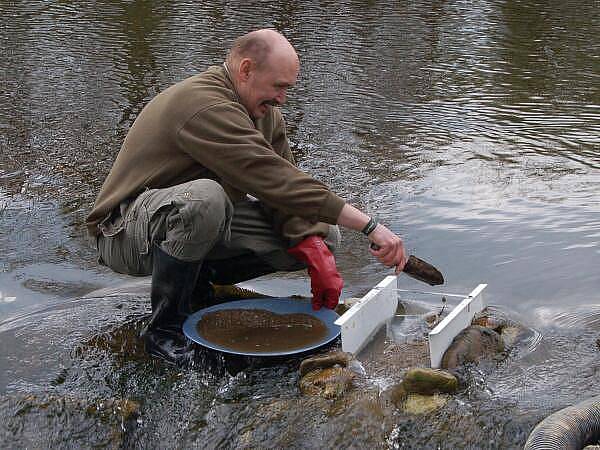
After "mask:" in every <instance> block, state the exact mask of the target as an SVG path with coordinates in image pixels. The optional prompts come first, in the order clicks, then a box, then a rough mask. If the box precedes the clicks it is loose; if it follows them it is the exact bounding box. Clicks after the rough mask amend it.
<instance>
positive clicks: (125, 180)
mask: <svg viewBox="0 0 600 450" xmlns="http://www.w3.org/2000/svg"><path fill="white" fill-rule="evenodd" d="M298 71H299V61H298V56H297V54H296V52H295V50H294V48H293V47H292V46H291V44H290V43H289V42H288V41H287V40H286V39H285V37H283V36H282V35H281V34H279V33H277V32H276V31H274V30H268V29H265V30H258V31H254V32H251V33H248V34H247V35H245V36H242V37H241V38H238V39H237V40H236V41H235V42H234V43H233V46H232V48H231V49H230V51H229V53H228V55H227V59H226V62H225V63H224V64H223V66H214V67H210V68H209V69H208V70H206V71H205V72H203V73H201V74H198V75H195V76H193V77H191V78H188V79H186V80H183V81H181V82H179V83H177V84H175V85H174V86H171V87H170V88H168V89H167V90H165V91H164V92H162V93H161V94H159V95H158V96H156V97H155V98H154V99H153V100H152V101H151V102H150V103H149V104H148V105H146V107H145V108H144V109H143V110H142V112H141V113H140V115H139V117H138V118H137V119H136V121H135V123H134V124H133V126H132V127H131V129H130V130H129V133H128V134H127V137H126V138H125V141H124V142H123V146H122V148H121V150H120V152H119V154H118V156H117V159H116V161H115V163H114V165H113V167H112V169H111V171H110V173H109V175H108V177H107V178H106V180H105V182H104V185H103V186H102V189H101V191H100V193H99V195H98V197H97V199H96V202H95V204H94V208H93V210H92V212H91V213H90V215H89V216H88V218H87V226H88V230H89V232H90V234H91V235H92V236H94V237H95V238H96V242H97V247H98V253H99V261H100V262H101V263H103V264H106V265H107V266H109V267H111V268H112V269H113V270H115V271H117V272H121V273H127V274H130V275H150V274H151V275H152V287H151V303H152V316H151V318H150V321H149V323H148V325H147V326H146V328H145V329H144V331H143V333H142V336H143V339H144V342H145V346H146V350H147V351H148V352H149V353H150V354H152V355H155V356H158V357H161V358H163V359H165V360H167V361H171V362H176V361H177V360H178V359H179V358H180V357H181V355H182V354H184V353H185V351H186V340H185V338H184V337H183V336H182V332H181V326H182V324H183V321H184V320H185V318H186V317H187V316H188V315H189V314H190V313H191V312H193V311H194V310H195V309H197V308H199V307H202V306H203V305H207V304H210V301H211V298H210V295H211V287H210V286H211V285H210V282H211V281H212V282H217V283H234V282H239V281H243V280H247V279H251V278H254V277H256V276H260V275H264V274H267V273H272V272H274V271H277V270H298V269H300V268H304V267H308V270H309V274H310V277H311V287H312V293H313V307H314V308H315V309H318V308H320V307H322V306H325V307H328V308H334V307H335V306H336V305H337V302H338V299H339V295H340V292H341V289H342V284H343V282H342V279H341V277H340V275H339V273H338V272H337V269H336V267H335V260H334V257H333V255H332V253H331V251H330V249H335V246H336V245H337V243H338V240H339V232H338V230H337V227H335V226H334V225H336V224H337V225H340V226H343V227H347V228H350V229H353V230H357V231H363V232H364V233H365V234H366V235H367V236H368V238H369V240H370V241H371V242H372V243H373V244H375V246H373V247H372V248H371V252H372V253H373V254H374V255H375V256H376V257H377V258H378V259H379V260H380V261H381V262H382V263H383V264H385V265H387V266H389V267H392V266H396V270H397V271H399V270H401V269H402V267H403V266H404V264H405V262H406V256H405V254H404V248H403V244H402V240H401V239H400V238H399V237H398V236H396V235H395V234H394V233H392V232H391V231H390V230H388V229H387V228H386V227H385V226H383V225H381V224H377V223H376V222H375V221H374V220H372V219H371V218H370V217H368V216H367V215H365V214H363V213H362V212H361V211H359V210H358V209H356V208H354V207H352V206H351V205H349V204H347V203H345V202H344V201H343V200H342V199H341V198H340V197H338V196H337V195H335V194H334V193H332V192H331V191H330V190H329V189H328V188H327V187H326V186H325V185H324V184H322V183H320V182H318V181H316V180H314V179H313V178H312V177H310V176H309V175H307V174H305V173H303V172H302V171H300V170H299V169H297V168H296V167H295V165H294V159H293V156H292V154H291V152H290V149H289V147H288V142H287V138H286V134H285V123H284V121H283V118H282V116H281V113H280V111H279V109H278V108H275V106H279V105H282V104H284V103H285V101H286V93H287V89H288V88H289V87H291V86H293V85H294V84H295V82H296V79H297V77H298ZM249 195H250V196H252V197H253V198H255V199H257V200H258V201H252V200H251V198H249Z"/></svg>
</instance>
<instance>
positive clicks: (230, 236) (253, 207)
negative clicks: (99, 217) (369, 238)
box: [97, 179, 340, 276]
mask: <svg viewBox="0 0 600 450" xmlns="http://www.w3.org/2000/svg"><path fill="white" fill-rule="evenodd" d="M99 226H100V230H101V233H100V235H99V236H98V238H97V248H98V254H99V262H100V263H101V264H104V265H106V266H108V267H110V268H111V269H112V270H114V271H115V272H119V273H124V274H128V275H135V276H145V275H150V274H152V245H154V244H156V245H160V247H161V249H162V250H163V251H164V252H166V253H167V254H169V255H171V256H173V257H175V258H177V259H179V260H182V261H190V262H198V261H211V260H226V259H229V258H235V257H239V256H242V255H245V254H254V255H256V256H258V257H259V258H260V259H261V260H262V261H264V262H265V263H266V264H267V265H268V266H270V267H272V268H273V272H275V271H294V270H300V269H303V268H305V267H306V266H305V265H304V264H303V263H300V262H299V261H297V260H296V259H295V258H293V257H292V256H291V255H289V254H288V253H287V249H288V246H289V244H288V242H287V239H285V238H283V237H282V236H279V235H278V234H277V233H276V232H275V230H274V229H273V227H272V225H271V221H270V219H269V217H268V215H267V213H266V212H265V210H264V208H263V207H262V205H261V203H260V202H258V201H252V200H250V199H248V200H247V201H246V200H245V201H241V202H236V203H235V204H233V203H232V202H231V201H230V200H229V197H228V196H227V194H226V193H225V191H224V190H223V188H222V187H221V185H220V184H219V183H217V182H216V181H213V180H209V179H199V180H193V181H190V182H187V183H183V184H180V185H177V186H172V187H169V188H164V189H149V190H146V191H144V192H142V193H141V194H140V195H139V196H138V197H137V198H135V199H133V200H131V201H125V202H122V203H121V204H120V205H119V207H118V208H115V210H114V211H113V212H112V214H111V215H110V216H109V217H107V218H105V219H104V220H103V221H102V222H101V223H100V225H99ZM339 241H340V233H339V229H338V227H337V226H329V235H328V236H327V237H326V238H325V242H326V243H327V245H328V247H329V248H330V249H331V250H332V251H335V249H336V248H337V246H338V245H339Z"/></svg>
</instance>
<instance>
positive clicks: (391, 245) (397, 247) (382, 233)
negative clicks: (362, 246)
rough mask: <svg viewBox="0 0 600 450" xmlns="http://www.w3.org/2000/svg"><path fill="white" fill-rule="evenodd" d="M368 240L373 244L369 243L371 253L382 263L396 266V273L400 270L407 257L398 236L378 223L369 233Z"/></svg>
mask: <svg viewBox="0 0 600 450" xmlns="http://www.w3.org/2000/svg"><path fill="white" fill-rule="evenodd" d="M369 240H370V241H371V242H372V243H373V244H374V245H373V244H372V245H371V248H370V251H371V253H372V254H373V255H374V256H375V257H377V259H378V260H379V261H381V263H382V264H384V265H386V266H388V267H394V266H396V273H400V272H402V269H403V268H404V265H405V264H406V259H407V258H406V254H405V253H404V243H403V242H402V239H401V238H400V237H399V236H397V235H396V234H394V233H393V232H391V231H390V230H389V229H388V228H387V227H385V226H384V225H382V224H378V225H377V227H376V228H375V229H374V230H373V232H372V233H371V234H370V235H369Z"/></svg>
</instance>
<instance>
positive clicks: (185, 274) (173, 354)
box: [141, 245, 202, 364]
mask: <svg viewBox="0 0 600 450" xmlns="http://www.w3.org/2000/svg"><path fill="white" fill-rule="evenodd" d="M152 252H153V253H152V258H153V261H152V264H153V266H152V286H151V290H150V299H151V301H152V316H151V317H150V320H149V322H148V324H147V325H146V326H145V328H144V329H143V330H142V333H141V337H142V338H143V340H144V346H145V349H146V352H147V353H149V354H150V355H152V356H156V357H158V358H161V359H163V360H165V361H167V362H169V363H172V364H182V363H184V362H185V360H187V359H189V358H190V357H191V355H190V353H191V342H190V341H189V340H188V339H187V338H186V337H185V336H184V334H183V330H182V325H183V322H184V321H185V319H187V317H188V316H189V315H190V314H191V313H192V312H194V308H193V305H194V300H195V299H194V290H195V288H196V284H197V281H198V278H199V274H200V269H201V267H202V263H201V262H186V261H181V260H179V259H177V258H174V257H173V256H170V255H168V254H167V253H165V252H164V251H162V250H161V249H160V247H159V246H158V245H154V247H153V249H152Z"/></svg>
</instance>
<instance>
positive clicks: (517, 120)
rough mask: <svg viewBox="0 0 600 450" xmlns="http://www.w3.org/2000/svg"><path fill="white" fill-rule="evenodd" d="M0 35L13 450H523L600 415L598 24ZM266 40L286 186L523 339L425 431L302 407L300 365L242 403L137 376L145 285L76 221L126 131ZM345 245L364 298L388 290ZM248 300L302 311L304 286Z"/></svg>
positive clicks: (170, 6)
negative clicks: (280, 59)
mask: <svg viewBox="0 0 600 450" xmlns="http://www.w3.org/2000/svg"><path fill="white" fill-rule="evenodd" d="M0 24H1V27H0V33H1V34H0V39H1V40H0V57H1V59H0V60H1V62H0V64H1V65H0V67H1V69H2V71H1V78H0V130H1V134H0V252H1V254H0V291H1V293H2V294H1V295H0V422H1V423H2V425H0V442H5V443H6V445H2V446H3V447H23V446H30V447H36V448H40V447H47V446H58V447H71V446H74V447H76V446H92V445H95V446H99V447H102V446H104V447H119V446H121V447H130V446H139V447H143V448H153V447H156V448H162V447H171V446H176V447H202V446H209V447H234V446H237V447H265V446H291V447H310V448H312V447H315V448H316V447H323V446H336V447H348V446H353V445H354V446H357V447H361V446H370V447H383V448H385V447H392V448H425V447H427V448H435V447H441V448H461V447H463V448H518V447H519V446H522V444H523V443H524V441H525V439H526V437H527V435H528V433H529V432H530V430H531V429H532V427H533V426H534V425H535V424H536V423H537V422H538V421H539V420H541V419H542V418H543V417H545V416H546V415H547V414H549V413H550V412H552V411H554V410H556V409H559V408H561V407H564V406H567V405H570V404H572V403H575V402H577V401H580V400H583V399H585V398H588V397H589V396H590V395H593V394H597V393H598V390H597V386H598V384H599V381H600V366H599V364H598V349H597V348H596V344H595V340H596V338H597V337H598V335H599V334H600V308H599V307H598V305H599V304H600V277H599V267H600V170H599V169H600V90H599V86H600V38H599V37H598V36H600V14H598V5H597V3H596V2H591V1H578V0H569V1H566V2H559V1H517V0H514V1H509V0H506V1H500V0H491V1H486V0H482V1H479V2H473V1H468V0H464V1H431V2H425V1H410V2H405V1H399V2H378V1H347V2H333V1H320V2H305V1H300V2H288V1H281V2H264V1H255V2H245V3H244V6H239V4H238V2H227V1H224V2H201V3H200V2H189V1H174V2H166V1H154V2H150V1H143V0H138V1H135V0H134V1H101V2H93V3H91V2H77V1H55V2H35V1H34V2H21V1H16V2H2V3H1V4H0ZM259 27H275V28H277V29H278V30H280V31H282V32H283V33H284V34H285V35H286V36H287V37H288V38H289V39H290V41H291V42H292V43H293V44H294V45H295V47H296V48H297V50H298V53H299V55H300V59H301V65H302V67H301V74H300V79H299V82H298V85H297V86H296V87H295V88H294V89H293V90H292V91H291V92H290V95H289V101H288V103H287V105H286V106H285V107H284V114H285V117H286V119H287V123H288V132H289V138H290V141H291V145H292V148H293V151H294V153H295V155H296V157H297V159H298V161H299V164H300V166H301V167H302V168H303V169H304V170H306V171H307V172H309V173H311V174H313V175H314V176H315V177H316V178H318V179H321V180H323V181H325V182H326V183H328V184H329V185H330V186H331V188H332V189H333V190H334V191H336V192H337V193H339V194H340V195H341V196H342V197H344V198H345V199H347V200H348V201H350V202H352V203H354V204H356V205H357V206H359V207H361V208H364V209H366V210H367V211H369V212H370V213H372V214H374V215H376V216H377V217H378V218H379V219H380V220H381V221H383V222H384V223H386V224H387V225H388V226H389V227H390V228H391V229H393V230H394V231H396V232H398V233H399V234H401V235H402V236H403V238H404V240H405V242H406V245H407V247H408V249H409V251H411V252H412V253H414V254H416V255H418V256H420V257H421V258H424V259H427V260H429V261H431V262H433V263H434V264H435V265H436V266H437V267H438V268H439V269H440V270H441V271H442V272H443V273H444V276H445V279H446V286H445V289H446V290H447V291H450V292H457V293H467V292H469V291H470V290H471V289H472V288H474V287H475V286H476V285H477V284H479V283H488V288H487V290H486V299H487V301H488V303H490V304H493V305H497V306H498V307H500V308H502V309H503V310H505V311H507V312H509V313H510V314H511V315H512V316H513V317H515V318H516V319H517V320H519V321H521V322H522V323H524V324H525V325H527V326H529V327H531V328H532V329H535V330H536V332H537V333H538V334H537V336H538V338H537V339H536V340H535V342H531V343H530V345H528V346H526V347H524V348H520V349H519V351H517V352H514V353H513V354H511V356H510V357H509V359H508V360H507V361H505V362H504V363H502V364H500V365H498V366H495V367H492V368H490V367H488V368H483V369H480V370H481V373H480V376H476V377H475V378H474V379H473V380H472V382H471V384H470V385H469V388H468V389H466V390H464V391H462V392H461V394H459V395H458V396H456V397H455V398H454V399H453V400H452V401H451V402H450V403H449V404H448V405H447V406H446V407H445V408H443V409H442V410H440V411H439V412H438V413H436V414H434V415H426V416H417V417H409V416H402V415H398V413H396V412H389V411H388V410H387V409H383V410H377V411H374V410H373V408H366V407H360V405H358V403H353V404H351V405H349V406H348V407H346V408H344V407H342V406H340V405H339V404H338V403H336V404H335V405H334V406H332V405H331V403H327V402H320V401H319V400H316V399H315V400H310V399H308V400H307V399H302V398H300V397H299V394H298V390H297V387H296V383H297V373H296V369H297V363H298V361H297V360H294V359H292V360H289V361H277V362H275V363H269V364H259V365H257V366H255V367H254V366H253V367H251V368H249V369H247V370H244V371H242V372H240V373H238V375H236V376H234V377H232V376H230V375H228V373H227V372H226V370H225V366H226V364H225V363H224V362H223V361H222V360H220V359H218V358H216V357H215V356H214V355H204V357H203V359H202V361H203V362H202V363H201V364H199V365H198V367H196V368H195V369H194V370H183V371H176V370H173V369H171V368H169V367H164V366H163V365H161V364H157V363H153V362H150V361H148V360H147V359H145V358H144V357H143V355H142V354H141V352H140V349H139V348H138V343H137V341H136V340H135V338H134V337H132V336H134V331H135V329H136V327H137V326H139V320H140V318H141V317H143V315H144V313H145V312H146V311H147V310H148V301H147V282H146V284H144V282H141V283H137V284H136V283H135V282H134V283H133V284H132V281H131V279H129V278H127V277H123V276H120V275H116V274H113V273H111V272H110V271H109V270H107V269H105V268H102V267H100V266H98V265H97V264H96V261H95V257H94V250H93V248H92V246H91V245H90V243H89V242H88V241H87V239H86V238H85V231H84V228H83V220H84V217H85V215H86V213H87V212H88V211H89V209H90V207H91V205H92V203H93V201H94V198H95V195H96V193H97V192H98V189H99V188H100V186H101V184H102V182H103V180H104V177H105V175H106V174H107V172H108V170H109V169H110V167H111V164H112V162H113V160H114V158H115V156H116V154H117V152H118V149H119V147H120V144H121V142H122V139H123V138H124V136H125V134H126V133H127V130H128V128H129V127H130V126H131V124H132V123H133V120H134V119H135V117H136V116H137V114H138V113H139V112H140V110H141V109H142V107H143V106H144V104H145V103H147V102H148V101H149V100H150V99H151V98H152V97H153V96H154V95H156V94H157V93H158V92H160V91H161V90H163V89H165V88H166V87H168V86H169V85H171V84H172V83H174V82H176V81H178V80H181V79H183V78H185V77H187V76H189V75H192V74H194V73H197V72H199V71H201V70H203V69H205V68H206V67H208V66H210V65H213V64H220V63H221V62H222V60H223V58H224V55H225V51H226V50H225V49H226V48H227V46H228V44H229V43H230V42H231V40H232V39H233V38H235V37H236V36H238V35H240V34H243V33H245V32H246V31H249V30H251V29H255V28H259ZM343 238H344V244H343V246H342V248H341V250H340V252H339V255H338V257H337V260H338V265H339V267H340V270H341V273H342V275H343V276H344V278H345V282H346V288H345V295H346V296H352V295H359V294H361V293H363V292H364V291H365V289H367V288H368V287H369V286H372V285H374V284H375V283H376V282H378V281H379V280H380V279H381V278H383V277H384V276H385V275H386V274H388V273H389V270H388V269H386V268H385V267H382V266H380V265H379V264H378V263H377V262H376V261H375V260H374V259H373V258H372V257H370V256H369V253H368V251H367V242H366V241H365V240H364V238H362V237H361V236H359V235H358V234H357V233H351V232H344V234H343ZM123 283H125V284H126V285H127V287H126V288H123V287H122V285H123ZM120 285H121V287H119V286H120ZM255 285H256V286H258V287H260V288H262V289H263V290H267V291H269V292H273V293H277V294H280V293H285V294H289V293H292V292H290V291H293V292H294V293H304V294H306V293H307V292H308V286H307V282H306V279H305V278H304V275H303V274H301V273H298V274H292V275H282V276H276V277H273V276H271V277H267V278H265V279H262V280H259V281H257V282H256V283H255ZM399 285H400V287H401V288H406V289H413V288H420V287H421V286H419V284H418V283H417V282H416V281H411V280H410V279H407V278H406V277H403V278H401V279H400V282H399ZM98 289H103V290H100V291H96V290H98ZM93 291H95V292H93ZM90 292H92V294H90ZM409 300H410V299H409ZM436 302H437V299H434V300H431V307H432V308H434V307H437V303H436ZM123 336H125V338H123ZM128 336H129V338H128ZM234 372H235V371H234ZM123 399H130V400H132V401H135V402H138V403H139V405H140V406H139V411H138V414H137V415H135V418H134V419H131V418H130V417H126V418H125V419H123V418H122V416H121V415H119V411H122V410H123V409H124V408H123V406H122V405H121V404H119V403H115V402H118V401H121V400H123ZM362 404H363V403H361V405H362ZM90 405H96V406H95V407H92V408H91V409H90ZM98 405H101V406H98ZM107 405H108V406H107ZM115 405H117V406H115ZM119 405H120V406H119ZM363 406H364V405H363ZM119 408H120V409H119ZM90 411H91V412H90ZM119 417H121V418H120V419H119Z"/></svg>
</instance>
